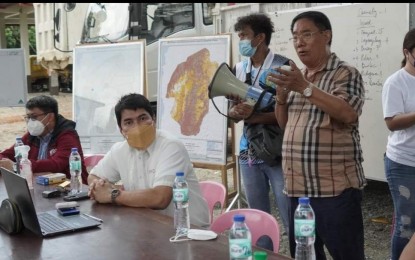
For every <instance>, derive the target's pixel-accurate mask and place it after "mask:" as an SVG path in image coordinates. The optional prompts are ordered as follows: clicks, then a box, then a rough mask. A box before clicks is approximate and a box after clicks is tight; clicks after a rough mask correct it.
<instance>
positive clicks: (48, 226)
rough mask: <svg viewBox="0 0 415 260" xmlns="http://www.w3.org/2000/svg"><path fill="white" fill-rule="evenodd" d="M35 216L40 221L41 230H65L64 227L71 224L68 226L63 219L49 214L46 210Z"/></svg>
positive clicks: (68, 227) (66, 227)
mask: <svg viewBox="0 0 415 260" xmlns="http://www.w3.org/2000/svg"><path fill="white" fill-rule="evenodd" d="M37 217H38V219H39V223H40V227H41V228H42V231H46V232H53V231H60V230H66V229H70V228H71V226H69V225H68V224H67V223H65V222H64V221H63V220H61V219H60V218H57V217H55V216H52V215H51V214H49V213H47V212H44V213H40V214H38V215H37Z"/></svg>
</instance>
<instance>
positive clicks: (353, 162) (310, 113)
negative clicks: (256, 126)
mask: <svg viewBox="0 0 415 260" xmlns="http://www.w3.org/2000/svg"><path fill="white" fill-rule="evenodd" d="M304 72H305V71H304ZM312 83H313V84H314V86H315V87H317V88H319V89H321V90H323V91H326V92H328V93H330V94H332V95H335V96H338V97H340V98H342V99H344V100H345V101H346V102H347V103H348V104H349V105H350V106H352V107H353V109H354V110H355V111H356V112H357V113H358V115H359V116H360V115H361V113H362V107H363V104H364V95H365V90H364V87H363V80H362V76H361V74H360V73H359V71H358V70H357V69H356V68H354V67H352V66H350V65H348V64H347V63H345V62H344V61H341V60H340V59H339V58H338V57H337V56H336V54H335V53H332V54H331V56H330V59H329V61H328V63H327V65H326V66H325V67H324V68H323V69H322V70H321V71H319V72H317V74H316V77H315V79H314V81H313V82H312ZM288 105H289V107H288V121H287V124H286V128H285V133H284V143H283V149H282V151H283V161H282V164H283V170H284V175H285V192H286V193H287V194H288V195H289V196H293V197H300V196H308V197H333V196H337V195H339V194H341V193H342V192H343V190H345V189H347V188H350V187H353V188H357V189H362V188H363V187H364V186H365V185H366V179H365V177H364V173H363V167H362V162H363V156H362V149H361V146H360V136H359V129H358V127H359V124H358V122H356V123H353V124H345V123H342V122H339V121H337V120H335V119H333V118H331V117H330V116H329V115H328V114H327V113H325V112H324V111H322V110H321V109H319V108H318V107H317V106H315V105H314V104H312V103H311V102H310V101H309V100H307V99H306V98H305V97H304V96H303V95H302V94H300V93H296V92H292V93H291V94H290V97H289V99H288Z"/></svg>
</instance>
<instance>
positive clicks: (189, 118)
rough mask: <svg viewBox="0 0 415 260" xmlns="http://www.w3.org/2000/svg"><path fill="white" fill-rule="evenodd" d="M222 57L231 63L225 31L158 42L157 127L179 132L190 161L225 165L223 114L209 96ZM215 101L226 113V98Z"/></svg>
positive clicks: (225, 121) (225, 133)
mask: <svg viewBox="0 0 415 260" xmlns="http://www.w3.org/2000/svg"><path fill="white" fill-rule="evenodd" d="M223 62H226V63H228V64H229V62H230V35H221V36H204V37H184V38H176V39H174V38H169V39H160V41H159V81H158V82H159V86H158V95H157V114H158V116H157V127H158V128H159V129H165V130H167V131H169V132H171V133H173V134H174V135H176V136H178V137H179V139H181V140H182V141H183V143H184V145H185V147H186V149H187V151H188V152H189V155H190V159H191V160H192V162H195V163H210V164H217V165H225V164H226V145H227V129H228V124H227V118H226V117H224V116H222V115H221V114H220V113H218V111H217V110H216V109H215V107H214V106H213V103H212V101H211V100H210V99H209V97H208V85H209V83H210V81H211V80H212V78H213V75H214V74H215V72H216V70H217V68H218V67H219V65H220V64H221V63H223ZM214 101H215V104H216V106H217V107H218V109H219V110H220V111H221V112H222V113H224V114H227V109H228V103H227V100H226V98H225V97H216V98H214Z"/></svg>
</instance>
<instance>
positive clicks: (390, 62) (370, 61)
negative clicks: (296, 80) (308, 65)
mask: <svg viewBox="0 0 415 260" xmlns="http://www.w3.org/2000/svg"><path fill="white" fill-rule="evenodd" d="M409 5H410V4H408V3H365V4H342V5H336V6H333V5H329V6H319V7H311V8H302V9H296V10H290V11H281V12H269V13H267V14H268V15H269V16H270V17H271V20H272V21H273V23H274V27H275V28H274V29H275V33H273V35H272V39H271V44H270V48H271V49H272V50H273V51H274V52H275V53H279V54H282V55H284V56H287V57H288V58H290V59H292V60H294V62H295V63H296V64H297V66H298V67H299V68H302V67H303V66H304V65H303V64H302V63H301V61H300V60H299V58H298V56H297V54H296V52H295V49H294V46H293V44H292V42H290V40H289V38H290V37H292V34H291V31H290V26H291V21H292V19H293V18H294V17H295V16H296V15H297V14H299V13H302V12H305V11H310V10H317V11H321V12H323V13H324V14H326V15H327V17H328V18H329V19H330V22H331V26H332V32H333V41H332V46H331V51H332V52H335V53H336V54H337V56H338V57H339V58H340V59H342V60H344V61H346V62H348V63H350V64H351V65H353V66H355V67H356V68H357V69H358V70H359V71H360V73H361V74H362V77H363V80H364V86H365V91H366V93H365V96H366V97H365V104H364V106H363V113H362V115H361V116H360V118H359V122H360V126H359V130H360V137H361V145H362V150H363V158H364V162H363V168H364V172H365V175H366V177H367V178H368V179H374V180H381V181H386V178H385V173H384V165H383V154H384V152H385V151H386V143H387V139H388V134H389V130H388V129H387V127H386V124H385V121H384V119H383V113H382V87H383V83H384V82H385V80H386V78H387V77H389V76H390V75H391V74H393V73H394V72H395V71H397V70H399V69H400V65H401V61H402V59H403V54H402V43H403V39H404V37H405V34H406V33H407V32H408V30H409V24H410V22H411V21H410V16H409V7H410V6H409ZM241 15H246V11H245V12H244V11H241V12H234V13H232V14H231V15H230V14H229V15H228V16H227V19H225V20H224V21H223V22H224V24H223V25H222V28H226V30H229V32H231V31H230V30H233V27H232V25H233V24H234V23H235V22H236V19H237V18H238V17H239V16H241ZM224 32H225V33H226V32H228V31H224ZM232 38H233V40H234V39H235V38H237V35H236V33H234V32H233V31H232ZM232 52H233V53H235V54H238V49H237V45H236V44H233V46H232ZM240 59H241V57H238V55H234V56H233V62H234V63H235V62H237V61H238V60H240Z"/></svg>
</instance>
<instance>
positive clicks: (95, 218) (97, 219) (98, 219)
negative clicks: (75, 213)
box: [82, 213, 104, 223]
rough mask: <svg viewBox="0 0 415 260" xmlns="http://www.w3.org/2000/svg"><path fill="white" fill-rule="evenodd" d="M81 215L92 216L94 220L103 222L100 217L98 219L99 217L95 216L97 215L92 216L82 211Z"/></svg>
mask: <svg viewBox="0 0 415 260" xmlns="http://www.w3.org/2000/svg"><path fill="white" fill-rule="evenodd" d="M82 214H83V215H85V216H87V217H89V218H92V219H94V220H96V221H99V222H101V223H102V222H104V221H103V220H102V219H100V218H97V217H94V216H91V215H89V214H86V213H82Z"/></svg>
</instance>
